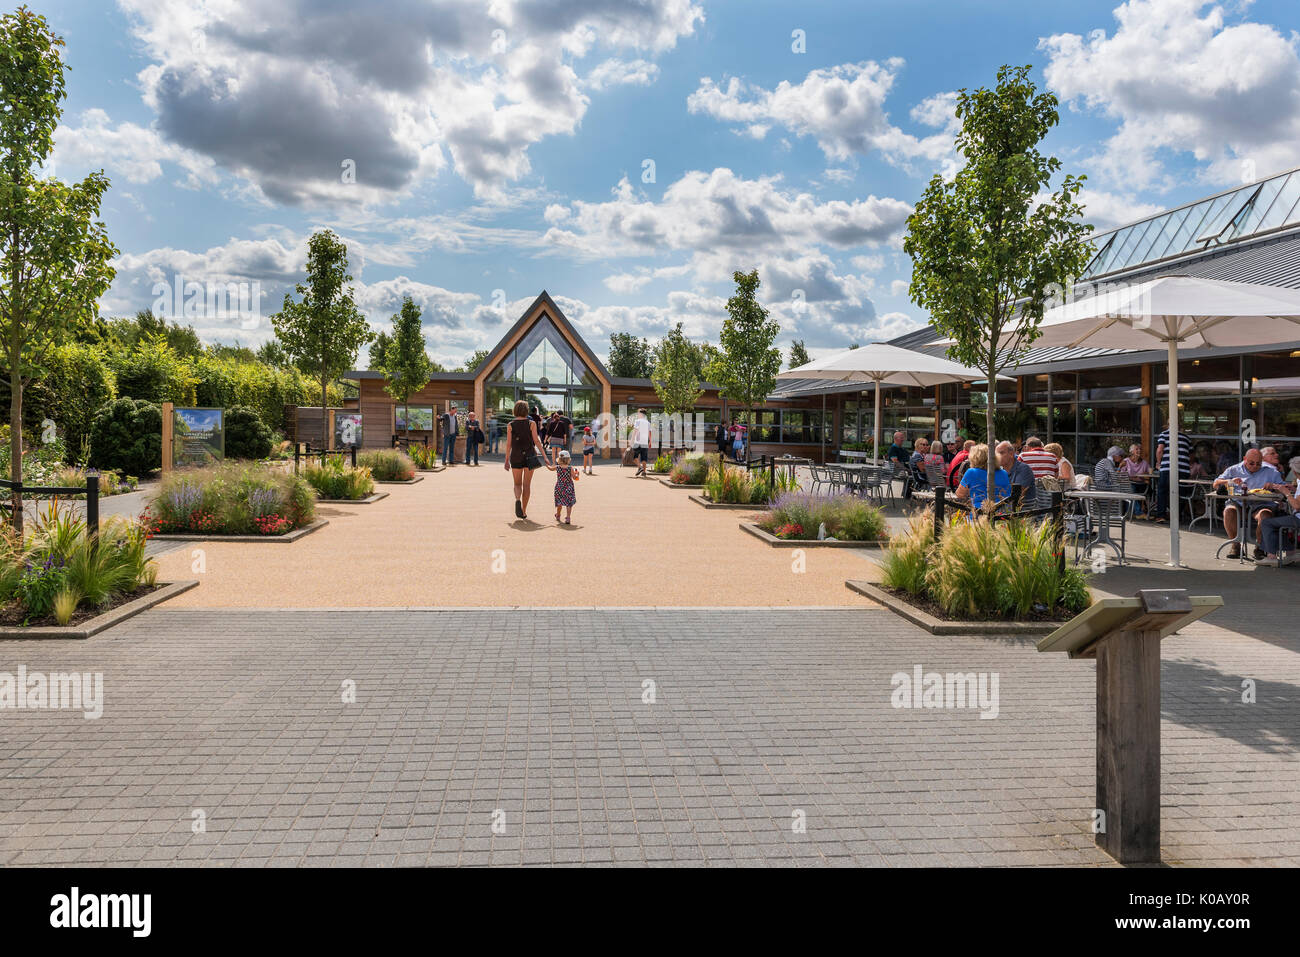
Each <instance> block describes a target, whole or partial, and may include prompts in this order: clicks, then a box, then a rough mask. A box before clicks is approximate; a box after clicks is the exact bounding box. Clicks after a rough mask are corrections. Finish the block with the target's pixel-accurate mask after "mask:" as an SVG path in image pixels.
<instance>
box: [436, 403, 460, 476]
mask: <svg viewBox="0 0 1300 957" xmlns="http://www.w3.org/2000/svg"><path fill="white" fill-rule="evenodd" d="M438 427H439V428H441V429H442V464H443V465H444V466H445V467H448V468H450V467H451V466H453V465H455V464H456V433H457V431H459V429H460V422H459V421H458V420H457V418H456V410H455V409H448V410H447V411H446V412H444V413H443V414H442V415H440V416H438Z"/></svg>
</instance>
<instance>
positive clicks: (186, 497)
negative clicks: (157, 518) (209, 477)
mask: <svg viewBox="0 0 1300 957" xmlns="http://www.w3.org/2000/svg"><path fill="white" fill-rule="evenodd" d="M167 504H168V506H169V508H170V509H171V514H173V515H176V516H187V515H189V514H190V513H191V512H193V511H194V510H195V509H196V508H198V507H199V506H200V505H201V504H203V489H201V488H199V487H198V486H197V485H191V484H190V483H189V482H181V483H179V484H177V485H173V486H172V487H171V488H170V489H168V490H167Z"/></svg>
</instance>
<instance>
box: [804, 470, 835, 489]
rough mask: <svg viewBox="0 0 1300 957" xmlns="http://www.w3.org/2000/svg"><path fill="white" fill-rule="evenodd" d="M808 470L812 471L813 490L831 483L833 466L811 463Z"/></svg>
mask: <svg viewBox="0 0 1300 957" xmlns="http://www.w3.org/2000/svg"><path fill="white" fill-rule="evenodd" d="M808 471H809V472H810V473H812V491H813V492H817V491H818V490H820V489H821V487H822V486H823V485H831V484H832V481H833V480H832V478H831V467H830V466H824V465H815V464H814V465H810V466H808Z"/></svg>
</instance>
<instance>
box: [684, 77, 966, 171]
mask: <svg viewBox="0 0 1300 957" xmlns="http://www.w3.org/2000/svg"><path fill="white" fill-rule="evenodd" d="M902 67H903V61H902V60H901V59H898V58H894V59H891V60H888V61H886V62H885V63H883V64H881V63H877V62H875V61H872V60H866V61H863V62H862V63H845V64H841V65H839V66H833V67H828V68H826V69H819V70H813V71H812V72H810V73H809V74H808V75H807V76H806V77H805V78H804V79H803V80H802V81H801V82H799V83H791V82H790V81H788V80H783V81H782V82H781V83H779V84H778V85H777V86H776V88H775V89H772V90H766V89H763V88H762V87H759V86H754V85H751V84H747V83H745V82H743V81H742V80H740V79H739V78H737V77H731V78H730V79H728V80H727V81H726V83H725V85H719V84H718V83H716V82H714V80H713V79H712V78H711V77H704V78H702V79H701V80H700V85H699V88H698V89H696V91H695V92H694V93H692V94H691V95H690V96H689V97H687V100H686V105H687V108H688V109H689V110H690V111H691V112H692V113H703V114H706V115H708V116H712V117H714V118H715V119H718V120H721V121H723V122H725V123H731V124H734V125H736V126H737V127H739V128H740V129H742V130H744V131H745V132H747V133H748V134H749V135H751V136H753V137H755V138H757V139H761V138H762V137H764V136H766V135H767V131H768V130H769V129H770V128H771V127H772V126H781V127H784V128H785V129H787V130H789V131H790V132H792V133H794V134H796V135H798V136H810V137H812V138H813V139H815V140H816V141H817V145H818V146H819V147H821V150H822V152H823V153H825V154H826V156H827V158H829V159H831V160H836V161H844V160H848V159H850V158H852V157H855V156H861V155H865V154H868V153H873V152H878V153H880V154H881V155H882V156H883V157H884V158H885V159H886V160H887V161H889V162H891V163H894V164H897V165H900V166H907V165H909V164H910V163H911V161H913V160H923V161H925V164H926V166H927V168H928V167H929V166H933V165H935V164H941V165H942V164H948V163H950V162H951V159H950V157H951V153H952V126H951V122H950V121H951V116H950V115H949V116H945V115H944V112H943V111H944V107H945V106H948V105H951V102H952V100H951V98H952V94H938V95H937V96H934V97H930V98H929V99H927V100H926V101H925V102H924V103H922V104H921V105H919V106H918V107H916V108H915V109H913V110H912V113H911V115H912V119H913V120H914V121H916V122H918V123H921V124H924V125H927V126H938V127H940V128H941V129H942V132H940V133H936V134H932V135H930V136H925V137H917V136H914V135H912V134H911V133H906V132H904V131H903V130H901V129H899V128H898V127H897V126H895V125H894V124H893V123H891V122H890V120H889V113H888V111H887V110H886V109H885V100H886V99H887V98H888V96H889V93H890V90H891V89H892V87H893V85H894V81H895V79H896V78H897V75H898V72H899V71H900V70H901V69H902Z"/></svg>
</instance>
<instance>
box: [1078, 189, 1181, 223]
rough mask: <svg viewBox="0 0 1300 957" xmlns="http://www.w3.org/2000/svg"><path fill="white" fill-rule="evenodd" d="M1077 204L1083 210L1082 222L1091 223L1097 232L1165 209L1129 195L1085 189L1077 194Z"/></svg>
mask: <svg viewBox="0 0 1300 957" xmlns="http://www.w3.org/2000/svg"><path fill="white" fill-rule="evenodd" d="M1079 202H1080V204H1081V205H1082V206H1083V208H1084V211H1083V218H1084V220H1085V221H1086V222H1089V223H1091V224H1092V225H1093V228H1094V230H1096V231H1097V232H1101V231H1103V230H1107V229H1111V228H1112V227H1115V226H1123V225H1125V224H1126V223H1131V222H1134V221H1135V220H1138V219H1143V218H1145V217H1147V216H1152V215H1154V214H1156V213H1158V212H1160V211H1161V210H1163V209H1164V208H1165V207H1164V206H1158V205H1156V204H1154V203H1144V202H1141V201H1140V200H1138V199H1136V198H1135V197H1134V196H1132V195H1131V194H1127V195H1124V194H1118V193H1108V192H1106V191H1104V190H1099V189H1088V188H1086V187H1085V188H1084V189H1083V190H1082V191H1081V192H1080V193H1079Z"/></svg>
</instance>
